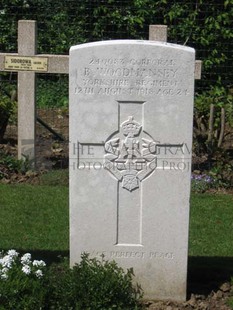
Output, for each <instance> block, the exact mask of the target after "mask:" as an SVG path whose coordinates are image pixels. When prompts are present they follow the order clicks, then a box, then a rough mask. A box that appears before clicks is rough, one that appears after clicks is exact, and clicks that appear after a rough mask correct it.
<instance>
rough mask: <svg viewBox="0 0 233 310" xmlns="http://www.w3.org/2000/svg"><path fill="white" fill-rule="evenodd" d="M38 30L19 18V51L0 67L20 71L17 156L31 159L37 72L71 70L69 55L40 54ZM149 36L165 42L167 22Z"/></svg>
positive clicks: (2, 57) (3, 58)
mask: <svg viewBox="0 0 233 310" xmlns="http://www.w3.org/2000/svg"><path fill="white" fill-rule="evenodd" d="M36 34H37V23H36V21H33V20H20V21H19V22H18V53H0V71H8V72H9V71H10V72H18V158H19V159H21V158H28V159H29V160H32V161H34V160H35V134H36V132H35V128H36V126H35V123H36V108H35V107H36V104H35V93H36V73H57V74H58V73H61V74H62V73H64V74H68V71H69V56H68V55H47V54H39V55H38V54H37V35H36ZM149 40H156V41H163V42H166V41H167V26H165V25H151V26H150V29H149ZM195 78H196V79H200V78H201V61H199V60H197V61H196V63H195ZM33 165H34V164H33ZM33 165H32V166H33Z"/></svg>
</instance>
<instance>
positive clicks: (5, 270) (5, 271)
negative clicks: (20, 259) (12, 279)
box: [1, 267, 9, 273]
mask: <svg viewBox="0 0 233 310" xmlns="http://www.w3.org/2000/svg"><path fill="white" fill-rule="evenodd" d="M8 270H9V269H8V268H6V267H5V268H2V270H1V272H2V273H7V271H8Z"/></svg>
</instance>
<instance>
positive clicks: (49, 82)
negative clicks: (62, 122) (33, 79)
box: [36, 75, 68, 108]
mask: <svg viewBox="0 0 233 310" xmlns="http://www.w3.org/2000/svg"><path fill="white" fill-rule="evenodd" d="M36 100H37V106H38V108H48V107H50V108H54V107H55V108H58V107H59V108H65V107H67V106H68V79H67V76H62V75H60V76H58V77H55V78H53V79H52V78H50V79H48V78H47V79H42V78H40V79H38V82H37V93H36Z"/></svg>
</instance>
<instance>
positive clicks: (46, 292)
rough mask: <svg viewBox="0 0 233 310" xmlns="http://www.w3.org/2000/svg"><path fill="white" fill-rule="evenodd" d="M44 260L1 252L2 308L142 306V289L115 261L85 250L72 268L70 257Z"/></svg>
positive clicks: (104, 309)
mask: <svg viewBox="0 0 233 310" xmlns="http://www.w3.org/2000/svg"><path fill="white" fill-rule="evenodd" d="M45 266H46V265H45V263H44V262H43V261H38V260H34V261H32V260H31V254H30V253H26V254H24V255H23V256H22V257H21V258H20V257H19V254H18V253H17V252H16V251H15V250H9V251H8V252H7V253H5V254H4V253H2V255H1V256H0V310H3V309H4V310H8V309H9V310H12V309H14V310H22V309H26V310H37V309H38V310H39V309H41V310H47V309H48V310H52V309H54V310H55V309H56V310H72V309H73V310H83V309H85V310H93V309H95V310H98V309H101V310H111V309H116V310H117V309H119V310H120V309H122V310H127V309H128V310H133V309H135V310H136V309H142V307H141V305H140V303H139V298H141V297H142V291H141V289H140V287H139V286H136V288H135V287H134V286H133V284H132V278H133V271H132V269H130V270H128V271H127V272H124V270H123V269H122V268H120V267H118V266H117V264H116V263H115V262H113V261H111V262H109V261H105V260H104V259H102V261H99V260H97V259H96V258H93V259H90V258H89V256H88V254H83V255H82V257H81V262H80V263H79V264H76V265H75V266H74V267H73V268H70V267H69V263H68V260H67V259H66V260H64V261H63V262H62V263H60V264H54V265H52V266H50V267H47V268H45Z"/></svg>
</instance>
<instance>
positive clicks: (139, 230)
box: [70, 40, 195, 300]
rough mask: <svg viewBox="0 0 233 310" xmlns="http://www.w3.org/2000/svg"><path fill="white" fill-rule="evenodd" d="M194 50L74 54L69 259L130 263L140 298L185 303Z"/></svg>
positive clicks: (132, 44) (111, 48)
mask: <svg viewBox="0 0 233 310" xmlns="http://www.w3.org/2000/svg"><path fill="white" fill-rule="evenodd" d="M194 65H195V59H194V50H193V49H191V48H187V47H182V46H178V45H173V44H168V43H161V42H160V43H159V42H154V43H153V42H148V41H133V40H124V41H108V42H98V43H90V44H83V45H79V46H75V47H72V48H71V51H70V257H71V264H74V263H75V262H77V261H79V260H80V255H81V253H82V252H88V253H90V255H91V256H100V255H102V254H104V255H105V257H106V258H107V259H110V260H112V259H114V260H115V261H116V262H117V263H118V264H119V265H121V266H122V267H124V268H129V267H133V268H134V272H135V275H136V281H138V282H139V283H140V284H141V285H142V287H143V289H144V292H145V295H144V297H145V299H147V298H148V299H152V300H153V299H173V300H185V298H186V276H187V254H188V226H189V192H190V165H191V145H192V116H193V92H194V91H193V88H194Z"/></svg>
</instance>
